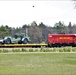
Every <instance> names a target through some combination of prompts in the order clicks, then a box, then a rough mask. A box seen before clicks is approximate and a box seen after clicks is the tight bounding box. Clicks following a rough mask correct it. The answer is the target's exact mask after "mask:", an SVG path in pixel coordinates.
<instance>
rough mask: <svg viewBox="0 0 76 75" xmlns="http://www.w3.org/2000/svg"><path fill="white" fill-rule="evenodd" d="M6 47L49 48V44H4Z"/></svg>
mask: <svg viewBox="0 0 76 75" xmlns="http://www.w3.org/2000/svg"><path fill="white" fill-rule="evenodd" d="M4 46H8V47H10V46H13V47H14V46H18V47H19V46H20V47H22V46H25V47H26V46H28V47H30V46H47V44H4Z"/></svg>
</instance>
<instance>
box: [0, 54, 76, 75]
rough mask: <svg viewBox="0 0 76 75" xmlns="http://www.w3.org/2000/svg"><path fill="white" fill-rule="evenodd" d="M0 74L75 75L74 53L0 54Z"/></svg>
mask: <svg viewBox="0 0 76 75" xmlns="http://www.w3.org/2000/svg"><path fill="white" fill-rule="evenodd" d="M0 75H76V54H75V53H25V54H14V53H11V54H8V53H7V54H5V53H4V54H0Z"/></svg>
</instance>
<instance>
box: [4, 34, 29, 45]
mask: <svg viewBox="0 0 76 75" xmlns="http://www.w3.org/2000/svg"><path fill="white" fill-rule="evenodd" d="M29 42H30V39H29V37H28V36H25V33H20V34H19V33H16V34H15V35H14V37H11V36H5V37H4V39H3V43H4V44H12V43H16V44H22V43H23V44H27V43H29Z"/></svg>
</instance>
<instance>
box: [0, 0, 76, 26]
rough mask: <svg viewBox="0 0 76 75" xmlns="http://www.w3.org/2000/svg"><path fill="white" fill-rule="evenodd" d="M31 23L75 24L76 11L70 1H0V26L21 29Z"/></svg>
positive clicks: (51, 24)
mask: <svg viewBox="0 0 76 75" xmlns="http://www.w3.org/2000/svg"><path fill="white" fill-rule="evenodd" d="M33 5H34V7H32V6H33ZM32 21H36V22H37V23H40V22H43V23H44V24H46V25H50V26H54V24H55V23H56V22H59V21H63V22H64V23H65V24H66V25H68V23H69V22H72V24H74V23H76V9H74V4H73V2H72V1H68V0H67V1H60V0H59V1H56V0H54V1H53V0H52V1H47V0H44V1H43V0H42V1H37V0H36V1H35V0H32V1H31V0H29V1H0V25H8V26H11V27H21V26H22V25H24V24H30V23H31V22H32Z"/></svg>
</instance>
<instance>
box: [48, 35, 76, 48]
mask: <svg viewBox="0 0 76 75" xmlns="http://www.w3.org/2000/svg"><path fill="white" fill-rule="evenodd" d="M75 45H76V34H49V35H48V46H52V47H61V46H75Z"/></svg>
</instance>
